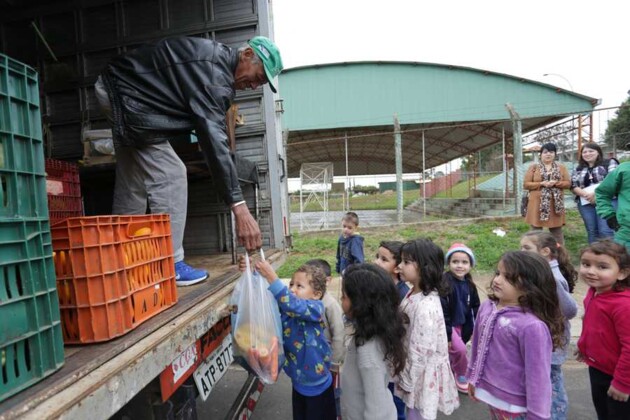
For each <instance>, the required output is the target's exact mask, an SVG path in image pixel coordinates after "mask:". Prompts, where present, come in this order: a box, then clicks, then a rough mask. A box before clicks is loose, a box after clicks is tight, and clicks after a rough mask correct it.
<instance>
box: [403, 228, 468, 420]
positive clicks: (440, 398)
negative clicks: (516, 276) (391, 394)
mask: <svg viewBox="0 0 630 420" xmlns="http://www.w3.org/2000/svg"><path fill="white" fill-rule="evenodd" d="M401 256H402V262H401V263H400V266H399V267H400V276H401V278H402V279H403V280H404V281H408V282H409V283H411V284H412V285H413V288H412V289H411V291H410V292H409V293H408V294H407V297H405V299H404V300H403V301H402V303H401V304H400V305H401V308H402V311H403V312H404V313H405V314H406V316H407V318H408V320H409V324H408V326H407V332H406V335H405V340H404V342H405V349H406V351H407V361H406V364H405V368H404V369H403V370H402V372H400V373H399V374H398V377H397V385H396V395H398V396H399V397H400V398H401V399H402V400H403V401H404V402H405V405H406V406H407V419H409V420H420V419H427V420H432V419H435V418H436V417H437V411H438V410H440V411H442V412H443V413H444V414H451V413H452V412H453V410H455V409H456V408H457V407H458V406H459V397H458V395H457V388H456V387H455V379H454V378H453V373H452V372H451V367H450V364H449V361H448V342H447V340H446V327H445V325H444V313H443V312H442V305H441V303H440V294H444V293H446V291H447V290H448V285H447V284H446V283H445V282H444V281H443V279H442V272H443V270H444V252H443V251H442V249H441V248H440V247H439V246H437V245H436V244H434V243H433V241H431V240H430V239H424V238H421V239H416V240H414V241H410V242H407V243H406V244H404V245H403V247H402V249H401Z"/></svg>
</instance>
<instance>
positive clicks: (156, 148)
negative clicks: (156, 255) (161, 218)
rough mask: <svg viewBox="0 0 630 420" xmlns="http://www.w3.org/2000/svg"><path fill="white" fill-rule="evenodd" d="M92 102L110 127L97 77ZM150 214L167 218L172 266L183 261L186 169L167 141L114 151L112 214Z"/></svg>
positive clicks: (106, 103)
mask: <svg viewBox="0 0 630 420" xmlns="http://www.w3.org/2000/svg"><path fill="white" fill-rule="evenodd" d="M94 89H95V93H96V99H97V100H98V102H99V104H100V105H101V108H102V109H103V111H104V112H105V114H106V115H107V118H108V119H109V120H110V123H111V106H110V103H109V97H108V96H107V92H106V91H105V88H104V85H103V82H102V81H101V78H100V77H99V78H98V80H97V81H96V84H95V85H94ZM147 203H148V206H149V209H150V210H151V213H154V214H158V213H166V214H169V215H170V216H171V235H172V238H173V250H174V252H175V257H174V259H175V262H179V261H182V260H183V259H184V247H183V245H182V244H183V241H184V229H185V227H186V214H187V209H188V178H187V176H186V166H185V165H184V163H183V162H182V160H181V159H180V158H179V156H177V153H175V151H174V150H173V148H172V147H171V145H170V143H169V142H168V141H165V142H162V143H157V144H151V145H147V146H145V147H142V148H136V147H123V146H120V147H116V185H115V187H114V205H113V212H114V214H146V212H147Z"/></svg>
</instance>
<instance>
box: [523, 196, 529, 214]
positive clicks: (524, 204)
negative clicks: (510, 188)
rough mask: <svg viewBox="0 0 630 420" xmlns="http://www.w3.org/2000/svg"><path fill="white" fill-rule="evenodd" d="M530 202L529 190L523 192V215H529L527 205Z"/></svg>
mask: <svg viewBox="0 0 630 420" xmlns="http://www.w3.org/2000/svg"><path fill="white" fill-rule="evenodd" d="M528 204H529V191H527V192H524V193H523V197H521V216H523V217H525V216H527V205H528Z"/></svg>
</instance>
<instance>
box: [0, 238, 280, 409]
mask: <svg viewBox="0 0 630 420" xmlns="http://www.w3.org/2000/svg"><path fill="white" fill-rule="evenodd" d="M271 252H272V255H271V256H269V257H268V259H269V260H270V261H272V262H273V263H274V265H277V264H279V263H281V261H282V260H283V259H284V253H282V252H279V251H277V250H274V251H271ZM188 261H189V262H190V263H192V264H193V265H195V266H196V267H203V268H205V269H207V270H209V271H210V273H211V279H210V280H209V281H206V282H202V283H199V284H198V285H194V286H190V287H185V288H178V289H177V290H178V293H179V300H178V303H177V304H176V305H174V306H173V307H172V308H169V309H168V310H166V311H164V312H162V313H160V314H158V315H157V316H155V317H154V318H151V319H150V320H148V321H146V322H145V323H143V324H141V325H140V326H138V328H136V329H135V330H133V331H131V332H129V333H128V334H126V335H125V336H123V337H119V338H117V339H114V340H112V341H110V342H106V343H102V344H91V345H84V346H67V347H66V361H65V365H64V366H63V367H62V368H61V369H60V370H59V371H58V372H56V373H55V374H53V375H51V376H50V377H48V378H45V379H44V380H42V381H41V382H39V383H38V384H36V385H34V386H33V387H31V388H28V389H26V390H25V391H23V392H21V393H19V394H17V395H15V396H14V397H12V398H10V399H8V400H6V401H4V402H3V403H2V404H0V413H1V414H0V420H4V419H12V418H15V417H18V416H21V415H24V414H25V413H26V412H27V411H28V412H29V416H30V415H34V414H35V413H39V415H43V416H42V417H40V418H44V417H45V418H48V417H49V416H50V414H51V411H50V410H53V411H54V412H55V413H57V414H56V415H61V414H62V413H64V412H65V411H66V410H68V409H70V408H72V407H74V406H82V407H81V410H79V411H81V412H84V410H86V403H85V402H84V401H82V398H83V397H86V396H87V395H90V394H94V395H96V394H99V392H100V394H99V395H100V396H101V397H104V396H106V397H107V400H108V401H109V400H110V399H112V398H114V400H115V401H117V402H118V403H117V404H115V405H111V404H110V403H106V406H109V410H110V411H111V409H112V408H113V407H116V411H117V410H118V409H119V408H120V407H122V406H123V405H124V403H126V402H128V401H129V400H130V399H131V397H133V395H135V393H137V392H139V390H141V389H142V387H144V386H145V385H146V384H147V383H148V382H150V381H151V380H152V379H153V378H154V377H156V376H157V375H158V374H159V373H160V372H161V369H164V367H166V366H168V364H170V363H171V362H172V361H173V360H174V358H175V357H177V356H178V355H179V353H180V352H181V351H182V350H183V349H185V348H186V347H187V346H188V345H190V344H192V343H194V341H195V340H196V339H197V338H198V337H200V336H201V335H202V334H203V333H205V332H206V331H208V330H209V329H210V328H211V327H212V325H213V324H214V322H216V321H217V320H218V319H221V318H222V317H223V316H224V315H225V314H224V313H223V312H222V311H224V308H225V306H226V305H227V301H228V300H229V296H230V294H231V291H232V289H233V286H234V283H235V281H236V280H237V279H238V278H239V277H240V273H239V272H238V271H237V269H236V267H235V266H233V265H231V264H230V262H231V256H230V255H229V254H225V255H224V254H221V255H215V256H210V257H193V258H190V259H188ZM209 322H211V323H209ZM208 324H209V325H208ZM187 330H190V331H188V332H186V331H187ZM190 333H194V334H190ZM172 340H174V341H175V342H170V341H172ZM158 347H161V348H160V356H161V359H159V360H158V359H157V358H156V356H157V355H156V354H152V353H155V352H156V351H157V349H158ZM147 354H148V355H149V356H148V357H146V355H147ZM130 355H131V356H130ZM123 356H125V357H123ZM154 356H155V357H154ZM143 357H144V359H143ZM104 366H108V368H107V369H106V370H105V371H104V372H99V371H101V370H102V369H103V367H104ZM149 367H151V369H149ZM136 368H137V369H140V370H137V371H136V370H135V369H136ZM129 369H131V371H130V370H129ZM97 372H98V373H97ZM125 372H126V373H125ZM117 375H119V377H118V379H119V380H120V381H121V382H120V383H126V382H125V381H126V380H127V379H126V378H127V377H126V375H132V376H130V378H134V386H133V387H131V388H129V387H127V388H125V389H120V390H118V389H114V390H111V389H105V390H103V388H108V387H107V386H106V381H104V378H112V377H117ZM89 376H92V379H91V380H87V378H88V377H89ZM99 378H100V379H99ZM140 385H141V386H140ZM68 389H73V392H72V393H70V394H69V396H68V394H67V390H68ZM134 391H135V392H134ZM61 394H64V395H66V398H65V399H60V398H61V397H59V396H60V395H61ZM91 397H92V396H91ZM53 401H55V402H54V403H53ZM92 403H93V405H94V404H97V405H99V406H100V405H101V404H102V402H101V401H100V400H93V401H92ZM55 404H57V405H55ZM40 406H41V407H47V408H46V410H48V411H44V412H42V411H41V408H40ZM87 406H88V408H89V406H90V404H87ZM101 409H102V407H101ZM29 410H30V411H29ZM116 411H111V412H110V415H111V414H114V413H115V412H116ZM85 412H87V413H89V410H87V411H85ZM108 412H109V411H108ZM93 413H94V412H93ZM97 413H99V415H100V414H101V412H100V411H97ZM44 414H45V415H44ZM33 418H36V417H33ZM78 418H87V417H78Z"/></svg>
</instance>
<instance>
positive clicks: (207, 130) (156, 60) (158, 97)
mask: <svg viewBox="0 0 630 420" xmlns="http://www.w3.org/2000/svg"><path fill="white" fill-rule="evenodd" d="M237 64H238V51H237V50H234V49H232V48H229V47H227V46H225V45H223V44H219V43H217V42H214V41H211V40H207V39H202V38H193V37H191V38H187V37H179V38H170V39H165V40H162V41H159V42H158V43H156V44H153V45H147V46H142V47H140V48H138V49H136V50H133V51H131V52H129V53H127V54H125V55H121V56H119V57H116V58H114V59H113V60H112V61H111V62H109V63H108V65H107V67H106V68H105V70H104V71H103V74H102V75H101V76H102V79H103V83H104V85H105V88H106V90H107V93H108V96H109V100H110V104H111V108H112V119H113V130H112V131H113V134H114V142H115V143H116V144H117V145H122V146H134V147H142V146H143V145H146V144H152V143H158V142H163V141H167V140H168V139H170V138H172V137H173V135H175V134H181V133H186V132H190V131H191V130H193V129H194V130H196V133H197V138H198V140H199V144H200V145H201V149H202V151H203V154H204V157H205V159H206V162H207V164H208V166H209V167H210V170H211V172H212V176H213V178H214V179H215V184H216V185H217V186H218V187H219V188H220V189H221V190H222V191H221V192H222V195H223V197H224V200H225V202H226V203H227V204H231V203H235V202H237V201H241V200H242V199H243V194H242V192H241V188H240V186H239V183H238V177H237V172H236V166H235V164H234V156H233V155H232V153H231V152H230V148H229V145H228V138H227V134H226V131H225V115H226V113H227V111H228V109H229V107H230V104H231V102H232V100H233V99H234V94H235V92H234V72H235V70H236V66H237Z"/></svg>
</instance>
